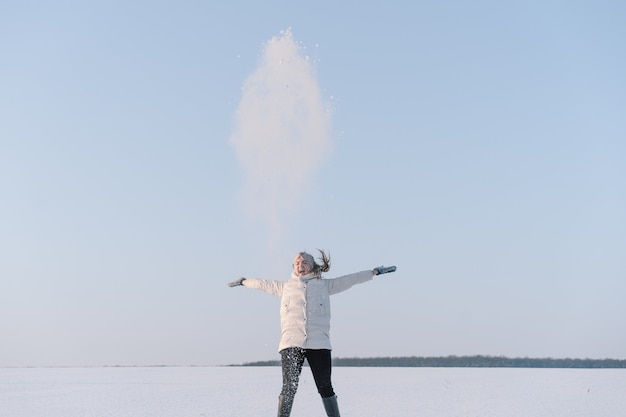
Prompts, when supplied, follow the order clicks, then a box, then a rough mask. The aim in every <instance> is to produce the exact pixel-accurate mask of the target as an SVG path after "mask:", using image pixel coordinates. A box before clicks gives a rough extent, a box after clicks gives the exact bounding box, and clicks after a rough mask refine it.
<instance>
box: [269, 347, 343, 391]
mask: <svg viewBox="0 0 626 417" xmlns="http://www.w3.org/2000/svg"><path fill="white" fill-rule="evenodd" d="M280 356H281V359H282V367H283V389H282V391H281V392H280V394H281V395H283V396H285V398H288V399H290V400H293V397H294V396H295V395H296V391H297V390H298V381H299V380H300V373H301V372H302V365H303V364H304V359H305V358H306V360H307V362H309V366H310V368H311V372H312V373H313V379H314V380H315V385H316V386H317V392H319V393H320V395H321V396H322V398H328V397H332V396H333V395H335V392H334V391H333V385H332V383H331V381H330V374H331V358H330V350H328V349H302V348H287V349H283V350H281V351H280Z"/></svg>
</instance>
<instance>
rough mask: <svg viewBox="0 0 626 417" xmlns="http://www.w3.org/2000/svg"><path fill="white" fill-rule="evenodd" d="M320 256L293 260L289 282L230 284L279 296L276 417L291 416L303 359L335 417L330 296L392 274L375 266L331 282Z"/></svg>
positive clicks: (389, 269)
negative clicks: (279, 377) (279, 386)
mask: <svg viewBox="0 0 626 417" xmlns="http://www.w3.org/2000/svg"><path fill="white" fill-rule="evenodd" d="M319 252H320V255H321V256H320V258H318V259H319V261H320V263H321V264H318V263H317V262H315V259H314V258H313V256H312V255H310V254H308V253H306V252H299V253H298V254H297V255H296V257H295V258H294V260H293V272H292V273H291V279H289V280H288V281H272V280H262V279H256V278H243V277H242V278H240V279H238V280H237V281H233V282H231V283H229V284H228V285H229V286H231V287H235V286H239V285H243V286H245V287H248V288H255V289H258V290H262V291H265V292H267V293H269V294H272V295H276V296H278V297H281V304H280V324H281V338H280V345H279V348H278V350H279V352H280V355H281V363H282V370H283V387H282V390H281V393H280V396H279V401H278V417H289V415H290V414H291V407H292V405H293V399H294V396H295V394H296V391H297V389H298V381H299V379H300V373H301V371H302V365H303V363H304V359H305V358H306V360H307V361H308V363H309V366H310V368H311V372H312V373H313V379H314V380H315V385H316V386H317V391H318V392H319V394H320V395H321V397H322V401H323V403H324V408H325V409H326V414H327V415H328V417H339V408H338V406H337V396H336V395H335V392H334V391H333V386H332V383H331V378H330V376H331V356H330V351H331V345H330V338H329V332H330V296H331V295H333V294H337V293H339V292H342V291H345V290H347V289H349V288H350V287H352V286H353V285H356V284H360V283H363V282H366V281H369V280H371V279H372V278H373V277H374V275H378V274H384V273H387V272H393V271H395V270H396V267H395V266H392V267H387V268H385V267H382V266H381V267H378V268H374V269H373V270H367V271H361V272H356V273H354V274H349V275H344V276H342V277H338V278H334V279H323V278H322V272H328V271H329V270H330V257H329V256H328V255H326V253H324V251H321V250H320V251H319Z"/></svg>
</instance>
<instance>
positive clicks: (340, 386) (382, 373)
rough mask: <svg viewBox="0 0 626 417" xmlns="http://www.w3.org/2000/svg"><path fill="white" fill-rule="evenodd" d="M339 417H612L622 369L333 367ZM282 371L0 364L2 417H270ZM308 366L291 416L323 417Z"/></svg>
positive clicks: (619, 404)
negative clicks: (54, 366) (9, 366)
mask: <svg viewBox="0 0 626 417" xmlns="http://www.w3.org/2000/svg"><path fill="white" fill-rule="evenodd" d="M333 382H334V387H335V391H336V392H337V395H338V397H339V407H340V410H341V413H342V416H344V417H350V416H359V417H380V416H389V417H413V416H416V417H417V416H419V417H544V416H545V417H548V416H550V417H553V416H554V417H557V416H559V417H561V416H562V417H619V416H622V415H625V414H624V413H625V411H624V410H626V395H624V393H625V392H626V370H624V369H519V368H343V367H335V368H333ZM280 386H281V371H280V368H279V367H206V368H205V367H190V368H182V367H181V368H177V367H163V368H159V367H155V368H2V369H0V415H1V416H3V417H4V416H6V417H44V416H45V417H235V416H236V417H246V416H251V417H252V416H255V417H260V416H275V415H276V408H277V402H278V394H279V391H280ZM324 416H325V413H324V409H323V406H322V402H321V400H320V398H319V396H318V394H317V392H316V389H315V384H314V382H313V377H312V376H311V373H310V370H309V368H308V367H305V368H304V369H303V370H302V377H301V380H300V388H299V390H298V394H297V395H296V399H295V402H294V407H293V411H292V417H324Z"/></svg>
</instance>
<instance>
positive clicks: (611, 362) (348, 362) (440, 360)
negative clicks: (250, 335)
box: [241, 355, 626, 368]
mask: <svg viewBox="0 0 626 417" xmlns="http://www.w3.org/2000/svg"><path fill="white" fill-rule="evenodd" d="M333 365H334V366H364V367H368V366H369V367H407V368H410V367H422V368H626V360H622V359H570V358H565V359H553V358H507V357H504V356H480V355H478V356H442V357H422V356H398V357H378V358H333ZM241 366H280V361H278V360H272V361H259V362H248V363H244V364H243V365H241Z"/></svg>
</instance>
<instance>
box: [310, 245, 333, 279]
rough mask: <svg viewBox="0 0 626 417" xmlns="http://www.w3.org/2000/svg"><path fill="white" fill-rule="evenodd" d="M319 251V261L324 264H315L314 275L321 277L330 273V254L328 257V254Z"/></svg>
mask: <svg viewBox="0 0 626 417" xmlns="http://www.w3.org/2000/svg"><path fill="white" fill-rule="evenodd" d="M318 251H319V253H320V257H319V258H317V259H318V260H319V261H320V262H321V263H322V264H321V265H318V263H317V262H315V266H314V267H313V273H314V274H315V275H317V276H318V277H319V276H321V275H322V272H328V271H330V253H329V254H328V255H326V252H324V251H323V250H321V249H318Z"/></svg>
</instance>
